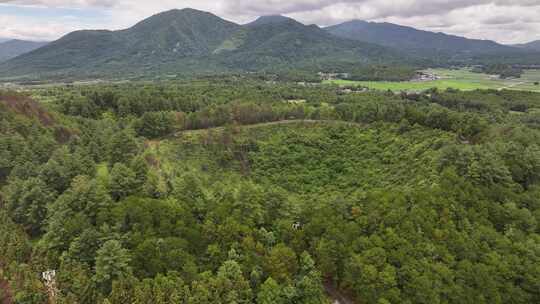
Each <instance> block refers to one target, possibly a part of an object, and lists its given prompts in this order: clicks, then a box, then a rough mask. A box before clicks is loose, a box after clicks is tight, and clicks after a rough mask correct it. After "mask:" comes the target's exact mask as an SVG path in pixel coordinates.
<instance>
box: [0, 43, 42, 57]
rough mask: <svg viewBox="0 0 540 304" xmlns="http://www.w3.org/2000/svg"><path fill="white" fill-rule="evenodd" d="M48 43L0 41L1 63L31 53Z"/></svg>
mask: <svg viewBox="0 0 540 304" xmlns="http://www.w3.org/2000/svg"><path fill="white" fill-rule="evenodd" d="M47 43H48V42H46V41H29V40H20V39H6V40H5V41H1V40H0V62H4V61H7V60H9V59H12V58H15V57H17V56H19V55H22V54H25V53H28V52H31V51H33V50H35V49H38V48H40V47H42V46H45V45H46V44H47Z"/></svg>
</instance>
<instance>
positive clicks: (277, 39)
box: [0, 9, 399, 77]
mask: <svg viewBox="0 0 540 304" xmlns="http://www.w3.org/2000/svg"><path fill="white" fill-rule="evenodd" d="M397 57H399V55H398V54H397V52H394V51H393V50H390V49H387V48H385V47H381V46H377V45H373V44H369V43H363V42H357V41H352V40H349V39H343V38H340V37H336V36H333V35H331V34H329V33H327V32H326V31H324V30H322V29H320V28H319V27H317V26H307V25H304V24H302V23H300V22H297V21H296V20H294V19H291V18H287V17H283V16H266V17H261V18H259V19H257V20H256V21H255V22H254V23H251V24H248V25H239V24H236V23H233V22H230V21H227V20H225V19H222V18H220V17H218V16H216V15H214V14H211V13H208V12H203V11H198V10H194V9H183V10H170V11H166V12H162V13H159V14H156V15H153V16H151V17H149V18H146V19H144V20H142V21H141V22H138V23H137V24H135V25H134V26H132V27H130V28H128V29H124V30H119V31H108V30H97V31H93V30H82V31H76V32H72V33H69V34H67V35H65V36H63V37H62V38H60V39H59V40H57V41H54V42H52V43H50V44H49V45H47V46H46V47H44V48H41V49H39V50H36V51H34V52H30V53H28V54H25V55H23V56H20V57H18V58H15V59H13V60H10V61H8V62H6V63H4V64H2V65H0V72H2V73H3V74H4V75H11V76H15V77H20V76H22V77H26V76H27V75H48V74H49V75H50V74H55V75H61V74H67V75H81V74H82V75H88V76H93V75H98V74H104V75H110V74H112V73H119V74H126V73H125V72H129V73H133V74H145V73H155V74H158V73H161V74H163V73H171V74H178V73H199V72H210V73H212V72H226V71H258V70H272V69H289V68H291V67H292V66H296V67H299V66H307V65H311V66H314V65H318V64H319V63H320V62H332V61H342V60H345V61H350V62H359V63H366V62H379V61H381V60H386V59H393V58H397Z"/></svg>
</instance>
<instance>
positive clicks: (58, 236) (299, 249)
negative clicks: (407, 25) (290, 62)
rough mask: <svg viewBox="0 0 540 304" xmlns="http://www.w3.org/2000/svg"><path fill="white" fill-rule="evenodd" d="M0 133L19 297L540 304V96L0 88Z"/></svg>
mask: <svg viewBox="0 0 540 304" xmlns="http://www.w3.org/2000/svg"><path fill="white" fill-rule="evenodd" d="M0 146H1V147H2V148H1V149H0V154H1V155H0V185H1V186H2V187H1V192H0V195H1V197H0V206H1V208H0V244H2V246H0V269H1V271H0V283H1V284H0V286H7V287H5V288H0V292H1V293H0V298H2V297H5V298H8V297H9V298H10V299H12V300H13V301H14V302H15V303H28V304H30V303H47V301H48V298H49V296H50V294H49V293H48V290H47V288H46V287H45V286H44V284H43V282H42V280H41V272H43V271H46V270H56V271H57V277H56V286H57V288H58V294H56V297H55V300H56V303H89V304H90V303H197V304H199V303H258V304H270V303H272V304H274V303H284V304H285V303H306V304H308V303H309V304H316V303H330V297H328V294H327V291H329V290H334V291H337V292H339V293H340V294H342V295H343V297H345V298H349V299H351V300H352V301H355V302H357V303H379V304H387V303H411V304H412V303H429V304H432V303H456V304H457V303H459V304H462V303H471V304H479V303H489V304H492V303H539V302H540V235H539V232H540V94H536V93H528V92H518V91H506V90H503V91H472V92H461V91H456V90H446V91H438V90H435V89H433V90H430V91H427V92H423V93H414V94H413V93H402V94H395V93H392V92H377V91H368V92H361V93H360V92H356V90H354V88H351V90H346V89H344V88H340V87H335V86H322V85H296V84H288V83H281V82H273V81H260V80H245V79H241V80H240V79H236V78H227V79H213V80H199V81H191V82H170V83H161V84H156V83H136V84H129V83H127V84H116V85H113V84H110V85H106V84H103V85H99V86H97V85H96V86H65V87H54V88H41V89H32V90H28V91H26V92H22V93H20V92H19V93H17V92H10V91H4V92H0ZM6 283H9V285H7V284H6ZM2 293H3V294H2Z"/></svg>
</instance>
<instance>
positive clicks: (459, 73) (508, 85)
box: [325, 69, 540, 92]
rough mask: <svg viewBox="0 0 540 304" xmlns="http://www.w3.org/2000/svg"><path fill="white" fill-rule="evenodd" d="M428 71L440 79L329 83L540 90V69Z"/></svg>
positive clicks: (399, 88) (386, 87)
mask: <svg viewBox="0 0 540 304" xmlns="http://www.w3.org/2000/svg"><path fill="white" fill-rule="evenodd" d="M425 72H427V73H431V74H435V75H437V76H439V77H440V79H437V80H432V81H403V82H388V81H349V80H329V81H325V83H326V84H337V85H357V86H365V87H368V88H371V89H376V90H392V91H423V90H427V89H430V88H439V89H447V88H454V89H460V90H465V91H470V90H476V89H495V90H500V89H511V90H523V91H535V92H540V86H538V85H535V84H534V83H535V82H538V81H540V70H528V71H525V72H524V73H523V75H522V77H521V78H520V79H509V80H502V79H498V78H496V77H494V76H492V75H487V74H479V73H473V72H471V71H470V70H468V69H460V70H449V69H429V70H426V71H425Z"/></svg>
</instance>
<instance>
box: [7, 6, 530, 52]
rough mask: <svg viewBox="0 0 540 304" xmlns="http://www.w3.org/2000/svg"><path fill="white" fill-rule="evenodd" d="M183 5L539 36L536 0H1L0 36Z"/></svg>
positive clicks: (63, 29)
mask: <svg viewBox="0 0 540 304" xmlns="http://www.w3.org/2000/svg"><path fill="white" fill-rule="evenodd" d="M186 7H191V8H196V9H200V10H205V11H209V12H212V13H214V14H216V15H219V16H220V17H223V18H225V19H228V20H231V21H235V22H238V23H245V22H249V21H251V20H253V19H255V18H256V17H257V16H260V15H270V14H282V15H286V16H289V17H292V18H295V19H297V20H298V21H300V22H303V23H305V24H318V25H321V26H325V25H333V24H337V23H340V22H343V21H348V20H352V19H362V20H371V21H388V22H393V23H398V24H402V25H409V26H414V27H416V28H420V29H425V30H430V31H440V32H445V33H449V34H456V35H460V36H465V37H469V38H479V39H491V40H496V41H499V42H501V43H520V42H528V41H532V40H538V39H540V0H185V1H184V0H0V37H1V38H21V39H32V40H53V39H57V38H59V37H61V36H62V35H64V34H66V33H68V32H71V31H74V30H79V29H111V30H115V29H122V28H127V27H130V26H132V25H133V24H135V23H136V22H138V21H140V20H141V19H143V18H146V17H149V16H151V15H152V14H155V13H158V12H161V11H164V10H168V9H173V8H186Z"/></svg>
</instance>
